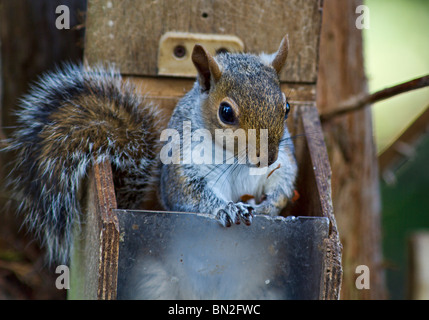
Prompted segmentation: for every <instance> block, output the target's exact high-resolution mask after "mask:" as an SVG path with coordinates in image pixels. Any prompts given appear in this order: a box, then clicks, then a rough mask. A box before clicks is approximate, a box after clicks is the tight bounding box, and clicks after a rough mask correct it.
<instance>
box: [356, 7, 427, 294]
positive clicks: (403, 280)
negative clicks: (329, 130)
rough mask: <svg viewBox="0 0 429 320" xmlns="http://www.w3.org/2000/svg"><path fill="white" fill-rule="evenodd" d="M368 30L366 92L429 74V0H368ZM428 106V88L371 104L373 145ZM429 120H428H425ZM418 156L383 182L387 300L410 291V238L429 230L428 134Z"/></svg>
mask: <svg viewBox="0 0 429 320" xmlns="http://www.w3.org/2000/svg"><path fill="white" fill-rule="evenodd" d="M364 4H365V5H366V6H368V8H369V11H370V23H369V29H364V30H363V36H364V44H365V52H364V57H365V67H366V74H367V77H368V85H369V91H370V92H374V91H377V90H380V89H383V88H386V87H389V86H392V85H395V84H399V83H402V82H405V81H407V80H410V79H413V78H417V77H419V76H423V75H425V74H429V1H428V0H366V1H364ZM428 105H429V88H424V89H419V90H415V91H412V92H409V93H404V94H401V95H398V96H396V97H393V98H391V99H388V100H385V101H383V102H379V103H376V104H375V105H373V119H374V131H375V141H376V145H377V150H378V152H379V153H381V152H382V151H383V150H384V149H386V148H387V147H388V146H389V145H390V144H391V143H392V142H393V141H394V140H395V139H396V138H397V137H398V136H399V135H400V134H401V133H402V132H403V130H405V129H406V128H407V127H408V126H409V125H410V124H411V123H412V122H413V120H414V119H416V117H418V116H419V114H421V113H422V112H423V111H424V110H425V109H426V108H427V107H428ZM428 125H429V124H428ZM427 136H428V135H427V134H426V137H424V138H423V139H422V142H421V143H419V144H418V145H417V146H416V151H417V153H416V156H415V157H413V158H412V159H410V160H409V161H407V162H406V163H405V164H404V165H403V166H401V168H400V169H398V170H397V171H396V172H395V175H396V183H395V184H394V185H387V184H386V183H385V182H384V181H381V195H382V207H383V211H382V227H383V251H384V260H385V264H384V267H385V268H386V277H387V279H386V280H387V286H388V290H389V297H390V298H391V299H406V298H409V296H408V289H409V287H408V280H409V274H408V272H409V270H408V258H409V249H408V240H409V236H410V234H411V233H413V232H416V231H421V230H428V231H429V138H428V137H427Z"/></svg>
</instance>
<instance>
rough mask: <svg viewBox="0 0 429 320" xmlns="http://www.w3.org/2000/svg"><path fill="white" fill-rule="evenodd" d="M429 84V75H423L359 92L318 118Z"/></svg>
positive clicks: (344, 111)
mask: <svg viewBox="0 0 429 320" xmlns="http://www.w3.org/2000/svg"><path fill="white" fill-rule="evenodd" d="M427 86H429V75H425V76H423V77H420V78H416V79H414V80H410V81H407V82H404V83H401V84H398V85H396V86H393V87H389V88H386V89H383V90H380V91H377V92H374V93H372V94H366V93H364V94H359V95H356V96H353V97H351V98H350V99H348V100H346V101H344V102H342V103H340V104H339V105H338V107H337V109H335V110H333V111H331V112H327V113H325V114H322V115H321V116H320V119H321V120H322V121H327V120H330V119H332V118H335V117H337V116H340V115H343V114H345V113H348V112H351V111H356V110H359V109H362V108H364V107H365V106H366V105H367V104H370V103H375V102H378V101H381V100H384V99H388V98H391V97H393V96H396V95H398V94H400V93H404V92H408V91H411V90H415V89H420V88H423V87H427Z"/></svg>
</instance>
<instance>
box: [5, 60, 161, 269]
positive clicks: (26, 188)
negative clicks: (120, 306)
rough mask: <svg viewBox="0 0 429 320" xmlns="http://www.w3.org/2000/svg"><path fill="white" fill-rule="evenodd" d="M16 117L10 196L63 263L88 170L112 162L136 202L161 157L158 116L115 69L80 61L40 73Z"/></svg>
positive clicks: (52, 255) (53, 258)
mask: <svg viewBox="0 0 429 320" xmlns="http://www.w3.org/2000/svg"><path fill="white" fill-rule="evenodd" d="M17 116H18V123H19V129H18V130H17V131H15V133H14V135H13V136H12V138H11V139H10V141H9V142H10V143H9V146H8V147H7V148H6V149H7V150H14V151H15V152H16V160H15V163H14V169H13V172H12V174H11V179H10V181H9V182H10V184H11V186H12V190H13V191H12V192H13V195H14V198H16V200H17V201H18V203H19V212H21V213H22V214H25V223H26V224H27V226H28V227H29V228H30V230H32V231H34V232H35V233H36V234H37V236H38V237H39V238H40V239H41V241H42V244H43V245H44V246H46V248H47V252H48V259H49V261H50V262H53V261H57V262H60V263H66V262H67V261H68V258H69V254H70V249H71V244H72V229H73V226H74V224H75V223H77V222H79V217H80V214H81V209H80V206H79V199H78V191H79V188H80V185H81V180H82V178H83V177H84V176H85V175H86V173H87V171H88V168H89V167H90V166H91V165H92V164H93V163H94V162H101V161H105V160H110V161H111V163H112V168H113V172H114V177H115V176H117V177H120V178H118V179H119V180H120V181H119V185H120V186H121V190H119V191H118V190H117V192H118V193H119V194H122V195H125V194H126V195H127V196H123V197H122V198H121V197H119V198H118V205H119V206H128V207H133V203H130V202H134V206H135V203H137V202H138V199H139V198H140V200H141V192H142V190H143V189H144V188H145V187H146V186H147V184H148V178H150V177H151V175H150V168H151V166H152V165H153V164H154V162H155V161H156V156H157V148H156V146H157V144H158V141H159V130H160V128H159V118H160V117H159V115H158V114H157V112H156V111H155V109H154V108H153V107H152V106H150V105H149V104H148V103H147V102H145V101H144V99H143V98H142V97H141V96H140V95H138V94H137V93H136V92H135V89H134V87H133V86H132V85H130V84H129V83H126V82H124V81H123V80H122V79H121V77H120V75H119V74H118V73H117V72H116V71H115V70H114V69H104V68H102V67H96V68H94V69H85V70H84V69H83V68H82V66H76V65H65V66H64V67H62V68H61V69H58V70H56V71H55V72H52V73H48V74H46V75H44V76H43V77H41V78H40V79H39V81H38V82H37V83H36V84H35V85H34V86H33V87H32V88H31V90H30V93H29V94H28V95H26V96H24V98H23V99H22V100H21V103H20V110H19V111H18V112H17ZM139 193H140V197H139V196H138V195H139ZM121 200H122V201H121Z"/></svg>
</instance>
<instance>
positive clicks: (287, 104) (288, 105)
mask: <svg viewBox="0 0 429 320" xmlns="http://www.w3.org/2000/svg"><path fill="white" fill-rule="evenodd" d="M289 111H290V104H289V102H287V101H286V113H285V119H287V116H288V114H289Z"/></svg>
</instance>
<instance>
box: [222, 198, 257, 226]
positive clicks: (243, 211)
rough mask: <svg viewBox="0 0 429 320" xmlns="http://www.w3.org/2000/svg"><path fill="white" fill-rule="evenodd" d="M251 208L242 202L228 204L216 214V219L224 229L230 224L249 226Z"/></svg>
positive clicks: (250, 222) (251, 214)
mask: <svg viewBox="0 0 429 320" xmlns="http://www.w3.org/2000/svg"><path fill="white" fill-rule="evenodd" d="M253 211H254V210H253V207H252V206H250V205H248V204H244V203H242V202H238V203H234V202H229V203H228V204H227V205H226V207H225V208H224V209H221V210H219V211H218V212H217V218H218V219H219V221H220V223H221V224H222V225H223V226H224V227H230V226H231V225H232V223H235V224H240V222H241V221H243V222H244V224H245V225H247V226H250V225H251V224H252V219H253Z"/></svg>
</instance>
